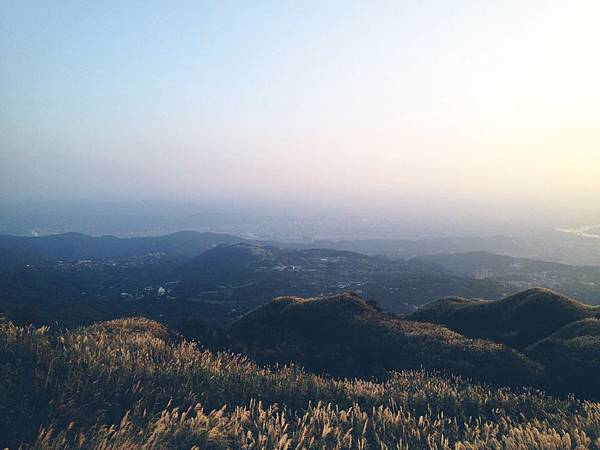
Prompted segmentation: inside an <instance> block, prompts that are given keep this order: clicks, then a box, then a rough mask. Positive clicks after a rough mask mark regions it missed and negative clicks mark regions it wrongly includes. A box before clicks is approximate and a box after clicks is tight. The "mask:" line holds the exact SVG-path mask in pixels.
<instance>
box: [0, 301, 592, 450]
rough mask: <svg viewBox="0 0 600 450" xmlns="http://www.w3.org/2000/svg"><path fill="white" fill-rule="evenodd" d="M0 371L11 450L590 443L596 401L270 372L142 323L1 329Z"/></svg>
mask: <svg viewBox="0 0 600 450" xmlns="http://www.w3.org/2000/svg"><path fill="white" fill-rule="evenodd" d="M350 301H351V305H352V308H358V309H359V311H363V312H366V313H368V314H371V312H370V310H369V309H368V307H366V306H364V305H363V304H362V303H359V302H356V301H353V300H350ZM285 303H286V302H283V304H285ZM296 303H298V304H303V303H307V304H309V305H317V304H318V302H310V301H309V302H289V304H290V305H292V304H296ZM344 308H345V307H344ZM0 363H1V364H2V369H3V370H0V411H2V414H1V415H0V446H10V447H11V448H17V447H18V446H19V445H21V444H23V445H24V446H25V447H29V448H44V449H59V448H60V449H66V448H82V449H105V448H142V447H143V448H146V449H153V450H158V449H161V450H162V449H179V448H202V449H204V448H208V449H215V450H218V449H231V448H273V449H283V448H327V449H333V450H341V449H364V448H398V449H403V450H404V449H426V448H429V449H433V448H435V449H444V450H449V449H464V448H469V449H474V450H475V449H481V450H483V449H488V448H540V449H541V448H592V449H597V448H600V431H599V428H598V423H599V422H600V404H598V403H592V402H582V401H579V400H576V399H574V398H567V399H565V400H559V399H556V398H553V397H550V396H547V395H543V394H541V393H539V392H537V391H530V390H526V389H525V390H519V391H518V392H516V391H512V390H509V389H498V388H491V387H489V386H486V385H482V384H477V383H472V382H469V381H466V380H464V379H461V378H457V377H441V376H438V375H432V374H428V373H426V372H423V371H410V372H401V373H395V374H392V375H391V376H390V377H389V379H388V380H387V381H386V382H383V383H375V382H369V381H364V380H334V379H327V378H324V377H322V376H316V375H311V374H308V373H305V372H304V371H302V370H300V369H298V368H295V367H291V368H283V367H280V368H277V369H274V370H268V369H264V368H261V367H259V366H257V365H256V364H255V363H253V362H251V361H249V360H247V359H245V358H244V357H240V356H236V355H233V354H224V353H219V354H215V353H212V352H209V351H202V350H200V349H199V348H198V347H197V345H196V344H193V343H189V342H181V341H179V340H178V339H173V338H172V337H171V335H170V333H169V332H168V330H167V329H166V328H164V327H163V326H162V325H159V324H157V323H156V322H152V321H149V320H147V319H140V318H133V319H127V320H117V321H112V322H108V323H100V324H96V325H92V326H90V327H86V328H81V329H77V330H74V331H71V332H59V331H57V330H52V329H49V328H41V329H35V328H32V327H25V328H22V327H15V326H14V325H12V324H11V323H7V322H0Z"/></svg>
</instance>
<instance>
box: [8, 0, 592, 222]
mask: <svg viewBox="0 0 600 450" xmlns="http://www.w3.org/2000/svg"><path fill="white" fill-rule="evenodd" d="M598 23H600V2H598V1H597V0H590V1H568V2H567V1H552V0H545V1H535V0H530V1H526V2H523V1H510V0H506V1H485V2H482V1H458V0H457V1H452V2H450V1H390V2H384V1H368V2H365V1H356V2H355V1H344V2H342V1H324V0H319V1H309V0H306V1H253V2H244V1H236V2H230V1H214V2H213V1H193V2H192V1H190V2H186V1H175V2H167V1H160V2H156V1H140V2H136V1H128V2H122V1H108V0H107V1H103V2H91V1H90V2H88V1H67V0H64V1H60V2H49V1H36V2H32V1H28V0H14V1H13V0H0V200H9V201H29V200H37V201H52V200H64V199H78V200H81V199H89V200H106V201H137V200H148V199H156V200H164V201H186V202H187V201H196V200H206V199H212V200H215V199H217V200H218V199H223V200H227V201H232V200H233V201H236V202H239V203H240V204H242V203H247V204H251V203H252V202H259V201H260V202H263V203H267V204H269V203H272V204H274V205H281V204H284V205H288V206H289V205H298V207H299V208H300V207H302V208H306V209H307V210H308V209H311V208H313V209H314V210H320V211H328V210H333V209H339V208H341V209H344V208H345V209H346V210H355V211H362V212H369V211H379V212H382V211H383V212H387V213H390V214H402V213H403V211H405V210H408V209H412V210H414V211H419V210H430V211H434V210H446V211H450V212H451V211H462V213H463V214H464V213H472V214H474V215H476V214H478V213H480V212H481V211H488V212H489V211H496V212H498V211H501V212H502V213H506V214H538V213H539V214H541V213H545V214H546V213H547V214H550V213H551V214H569V215H572V216H577V215H580V216H581V217H583V216H584V215H587V216H586V217H592V216H594V215H595V214H596V217H598V218H599V219H600V202H599V201H598V199H600V82H599V80H600V58H599V57H598V47H599V46H600V27H599V26H598Z"/></svg>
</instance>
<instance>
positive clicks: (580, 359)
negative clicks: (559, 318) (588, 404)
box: [525, 319, 600, 398]
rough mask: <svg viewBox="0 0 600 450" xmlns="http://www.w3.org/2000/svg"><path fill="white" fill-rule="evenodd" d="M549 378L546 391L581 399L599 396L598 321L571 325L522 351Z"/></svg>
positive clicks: (586, 321) (599, 332)
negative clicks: (534, 360) (540, 367)
mask: <svg viewBox="0 0 600 450" xmlns="http://www.w3.org/2000/svg"><path fill="white" fill-rule="evenodd" d="M525 352H526V354H527V355H529V356H530V357H531V358H534V359H536V360H538V361H543V362H544V364H545V366H546V369H547V370H548V372H549V373H551V374H552V375H553V377H552V378H551V384H550V389H552V390H553V391H559V392H575V393H577V394H579V395H582V396H587V397H596V398H597V397H598V395H599V394H600V377H599V376H598V374H599V373H600V320H599V319H584V320H580V321H577V322H573V323H570V324H568V325H567V326H565V327H564V328H562V329H560V330H559V331H557V332H556V333H554V334H552V335H551V336H549V337H547V338H545V339H542V340H541V341H539V342H536V343H535V344H533V345H532V346H530V347H528V348H527V349H526V351H525Z"/></svg>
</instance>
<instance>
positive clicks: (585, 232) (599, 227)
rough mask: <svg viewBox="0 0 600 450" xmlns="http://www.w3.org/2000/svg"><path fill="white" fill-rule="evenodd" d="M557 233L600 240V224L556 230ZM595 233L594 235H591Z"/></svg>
mask: <svg viewBox="0 0 600 450" xmlns="http://www.w3.org/2000/svg"><path fill="white" fill-rule="evenodd" d="M555 230H556V231H560V232H562V233H569V234H574V235H575V236H582V237H588V238H594V239H600V234H598V233H600V224H598V223H597V224H595V225H584V226H582V227H572V228H560V227H557V228H555ZM590 231H593V233H590Z"/></svg>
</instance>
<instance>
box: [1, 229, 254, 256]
mask: <svg viewBox="0 0 600 450" xmlns="http://www.w3.org/2000/svg"><path fill="white" fill-rule="evenodd" d="M241 241H244V239H242V238H239V237H237V236H233V235H229V234H216V233H198V232H195V231H179V232H177V233H173V234H168V235H164V236H150V237H136V238H118V237H114V236H101V237H92V236H89V235H86V234H81V233H64V234H55V235H48V236H40V237H23V236H8V235H4V236H0V247H5V248H8V249H15V250H19V251H24V252H29V253H30V254H32V255H37V256H38V257H39V258H42V259H46V260H51V261H59V260H63V261H73V260H81V259H107V258H123V257H132V256H139V255H144V254H148V253H165V254H167V255H170V256H175V257H182V258H186V259H191V258H193V257H195V256H197V255H199V254H200V253H202V252H205V251H206V250H209V249H210V248H212V247H214V246H216V245H220V244H227V243H234V242H241Z"/></svg>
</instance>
